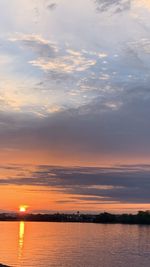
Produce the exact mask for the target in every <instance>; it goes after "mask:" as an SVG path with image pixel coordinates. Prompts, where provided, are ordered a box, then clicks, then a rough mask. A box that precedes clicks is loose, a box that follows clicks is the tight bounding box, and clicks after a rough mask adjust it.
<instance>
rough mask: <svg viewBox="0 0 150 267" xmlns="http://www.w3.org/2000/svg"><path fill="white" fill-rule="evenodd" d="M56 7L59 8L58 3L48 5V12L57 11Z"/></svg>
mask: <svg viewBox="0 0 150 267" xmlns="http://www.w3.org/2000/svg"><path fill="white" fill-rule="evenodd" d="M56 7H57V4H56V3H51V4H49V5H47V9H48V10H54V9H56Z"/></svg>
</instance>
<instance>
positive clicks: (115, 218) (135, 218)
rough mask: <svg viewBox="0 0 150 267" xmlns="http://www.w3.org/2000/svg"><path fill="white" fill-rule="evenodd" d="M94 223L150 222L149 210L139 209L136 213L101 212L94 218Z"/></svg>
mask: <svg viewBox="0 0 150 267" xmlns="http://www.w3.org/2000/svg"><path fill="white" fill-rule="evenodd" d="M95 222H96V223H123V224H150V211H139V212H138V213H137V214H119V215H116V214H110V213H107V212H104V213H101V214H99V215H97V216H96V218H95Z"/></svg>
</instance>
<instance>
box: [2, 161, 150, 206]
mask: <svg viewBox="0 0 150 267" xmlns="http://www.w3.org/2000/svg"><path fill="white" fill-rule="evenodd" d="M28 168H29V169H27V166H26V168H25V170H24V174H23V166H21V167H20V170H19V169H16V167H15V166H14V171H16V173H17V170H19V172H20V174H19V175H18V177H16V178H14V177H13V176H12V177H8V178H0V184H1V185H8V184H9V185H17V186H22V185H30V186H36V188H37V187H38V186H39V187H40V190H42V188H41V187H43V190H44V188H45V190H49V191H51V190H53V189H54V190H55V191H56V192H57V191H58V192H62V193H65V194H68V200H67V202H68V201H69V202H73V201H78V202H79V201H90V202H91V203H92V202H93V203H95V201H96V202H97V204H98V203H99V204H100V203H105V202H106V203H115V202H116V203H132V204H133V203H150V196H149V190H150V165H126V166H125V165H124V166H123V165H118V166H114V167H99V168H98V167H97V168H92V167H56V166H48V165H39V166H35V167H34V170H30V166H29V167H28ZM7 170H9V168H7ZM10 170H11V171H12V170H13V166H12V167H11V168H10ZM21 173H22V175H21ZM23 175H24V176H23ZM33 190H34V189H33ZM35 190H36V189H35ZM59 201H60V200H59ZM65 201H66V200H65Z"/></svg>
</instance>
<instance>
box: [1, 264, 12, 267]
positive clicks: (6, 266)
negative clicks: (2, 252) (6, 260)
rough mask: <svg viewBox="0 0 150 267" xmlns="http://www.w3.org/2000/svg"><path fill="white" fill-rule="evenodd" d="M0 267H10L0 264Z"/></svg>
mask: <svg viewBox="0 0 150 267" xmlns="http://www.w3.org/2000/svg"><path fill="white" fill-rule="evenodd" d="M0 267H10V266H8V265H4V264H1V263H0Z"/></svg>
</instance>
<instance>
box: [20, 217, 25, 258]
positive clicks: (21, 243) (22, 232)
mask: <svg viewBox="0 0 150 267" xmlns="http://www.w3.org/2000/svg"><path fill="white" fill-rule="evenodd" d="M24 233H25V223H24V222H23V221H21V222H20V223H19V243H18V260H19V261H20V260H21V258H22V253H23V245H24Z"/></svg>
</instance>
